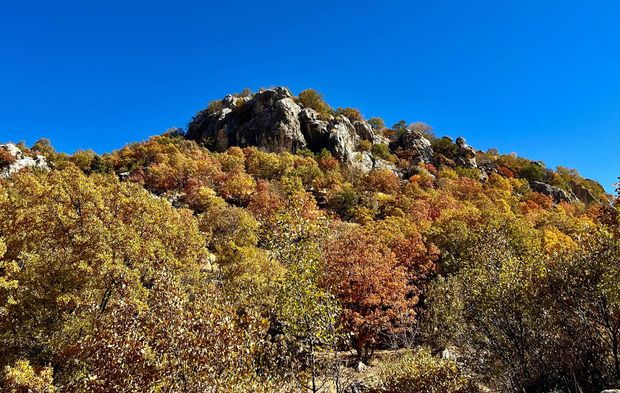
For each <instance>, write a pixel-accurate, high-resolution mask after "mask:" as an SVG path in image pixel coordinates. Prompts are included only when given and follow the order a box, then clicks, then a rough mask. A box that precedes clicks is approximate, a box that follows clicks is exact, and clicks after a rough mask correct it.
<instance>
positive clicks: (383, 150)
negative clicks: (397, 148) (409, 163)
mask: <svg viewBox="0 0 620 393" xmlns="http://www.w3.org/2000/svg"><path fill="white" fill-rule="evenodd" d="M371 151H372V155H373V156H374V157H375V158H381V159H382V160H385V161H388V162H392V163H394V162H396V157H395V156H394V155H392V153H390V148H389V147H388V145H385V144H383V143H378V144H376V145H373V146H372V150H371Z"/></svg>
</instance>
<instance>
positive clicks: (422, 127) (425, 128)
mask: <svg viewBox="0 0 620 393" xmlns="http://www.w3.org/2000/svg"><path fill="white" fill-rule="evenodd" d="M407 129H408V130H411V131H415V132H419V133H420V134H422V135H423V136H424V137H425V138H426V139H428V140H431V141H432V140H433V139H435V133H434V132H433V127H431V126H429V125H428V124H426V123H424V122H423V121H416V122H413V123H411V124H409V125H408V126H407Z"/></svg>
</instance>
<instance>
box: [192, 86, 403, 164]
mask: <svg viewBox="0 0 620 393" xmlns="http://www.w3.org/2000/svg"><path fill="white" fill-rule="evenodd" d="M186 138H188V139H192V140H195V141H199V142H201V143H203V144H205V145H207V146H208V147H210V148H213V149H215V150H217V151H224V150H226V149H227V148H228V147H230V146H241V147H246V146H256V147H258V148H259V149H261V150H264V151H268V152H283V151H288V152H292V153H295V152H297V151H298V150H299V149H301V148H308V149H310V150H312V151H314V152H319V151H321V150H323V149H327V150H329V151H330V152H331V153H332V154H333V155H334V157H336V158H338V159H339V160H341V161H342V162H344V163H345V164H347V165H349V166H351V167H355V168H357V169H359V170H362V171H366V172H367V171H370V170H372V169H374V168H376V167H382V168H383V167H390V165H391V164H389V163H387V162H384V161H383V160H380V159H378V158H374V157H373V156H372V155H371V154H370V153H368V152H366V151H360V150H359V149H358V146H359V144H360V142H361V141H364V140H367V141H369V142H371V144H378V143H385V144H387V143H388V142H389V141H388V140H387V138H385V137H383V136H380V135H377V134H376V133H375V132H374V130H373V129H372V126H371V125H370V124H368V123H367V122H365V121H356V122H355V123H351V121H350V120H349V119H348V118H347V117H345V116H335V117H334V116H330V117H329V118H323V117H321V116H320V115H319V114H318V113H317V112H316V111H315V110H313V109H311V108H304V107H302V106H301V105H300V104H298V103H297V102H296V101H295V97H294V96H293V95H292V94H291V93H290V92H289V91H288V89H286V88H283V87H276V88H273V89H268V90H263V91H260V92H258V93H256V94H254V95H253V96H247V97H235V96H232V95H228V96H226V97H224V99H222V100H221V101H218V102H216V103H215V104H212V105H211V106H210V108H208V109H206V110H204V111H202V112H199V113H198V114H197V115H196V116H195V117H194V119H192V121H191V122H190V124H189V126H188V130H187V133H186ZM391 167H393V166H391Z"/></svg>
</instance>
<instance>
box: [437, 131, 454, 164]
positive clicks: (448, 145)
mask: <svg viewBox="0 0 620 393" xmlns="http://www.w3.org/2000/svg"><path fill="white" fill-rule="evenodd" d="M431 146H432V147H433V151H434V152H435V154H441V155H444V156H446V157H447V158H449V159H451V160H453V159H454V158H455V157H456V155H457V151H458V148H457V146H456V144H455V143H454V142H452V139H450V138H448V137H445V136H444V137H443V138H437V139H433V141H432V142H431Z"/></svg>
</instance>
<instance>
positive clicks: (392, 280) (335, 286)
mask: <svg viewBox="0 0 620 393" xmlns="http://www.w3.org/2000/svg"><path fill="white" fill-rule="evenodd" d="M325 261H326V265H325V271H324V273H323V285H324V286H325V287H326V288H327V289H329V290H330V291H331V292H333V293H334V294H335V295H336V297H337V299H338V300H339V302H340V304H341V305H342V308H343V314H342V319H341V324H342V327H343V329H344V330H345V331H347V332H350V333H351V334H352V335H353V338H352V344H353V347H354V348H355V350H356V351H357V356H358V358H359V359H360V360H361V361H364V362H367V361H368V360H369V359H370V357H371V356H372V354H373V351H374V349H375V347H376V346H377V344H378V343H379V342H380V340H381V337H382V335H388V334H392V333H395V332H398V331H399V330H400V329H402V328H403V326H404V325H405V324H407V323H409V322H410V321H412V319H413V318H414V317H415V311H414V310H413V308H412V307H410V306H411V304H410V301H409V300H410V299H409V298H408V294H409V282H408V279H407V269H406V267H405V266H401V265H399V262H398V260H397V258H396V255H395V254H394V252H393V251H392V250H390V249H389V247H387V246H386V245H385V244H383V243H382V242H381V241H380V239H377V237H376V236H373V235H372V234H371V233H369V232H368V231H365V230H364V229H360V228H346V229H343V230H342V231H337V232H335V233H334V234H333V235H332V237H331V238H330V239H328V241H327V242H326V244H325Z"/></svg>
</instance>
